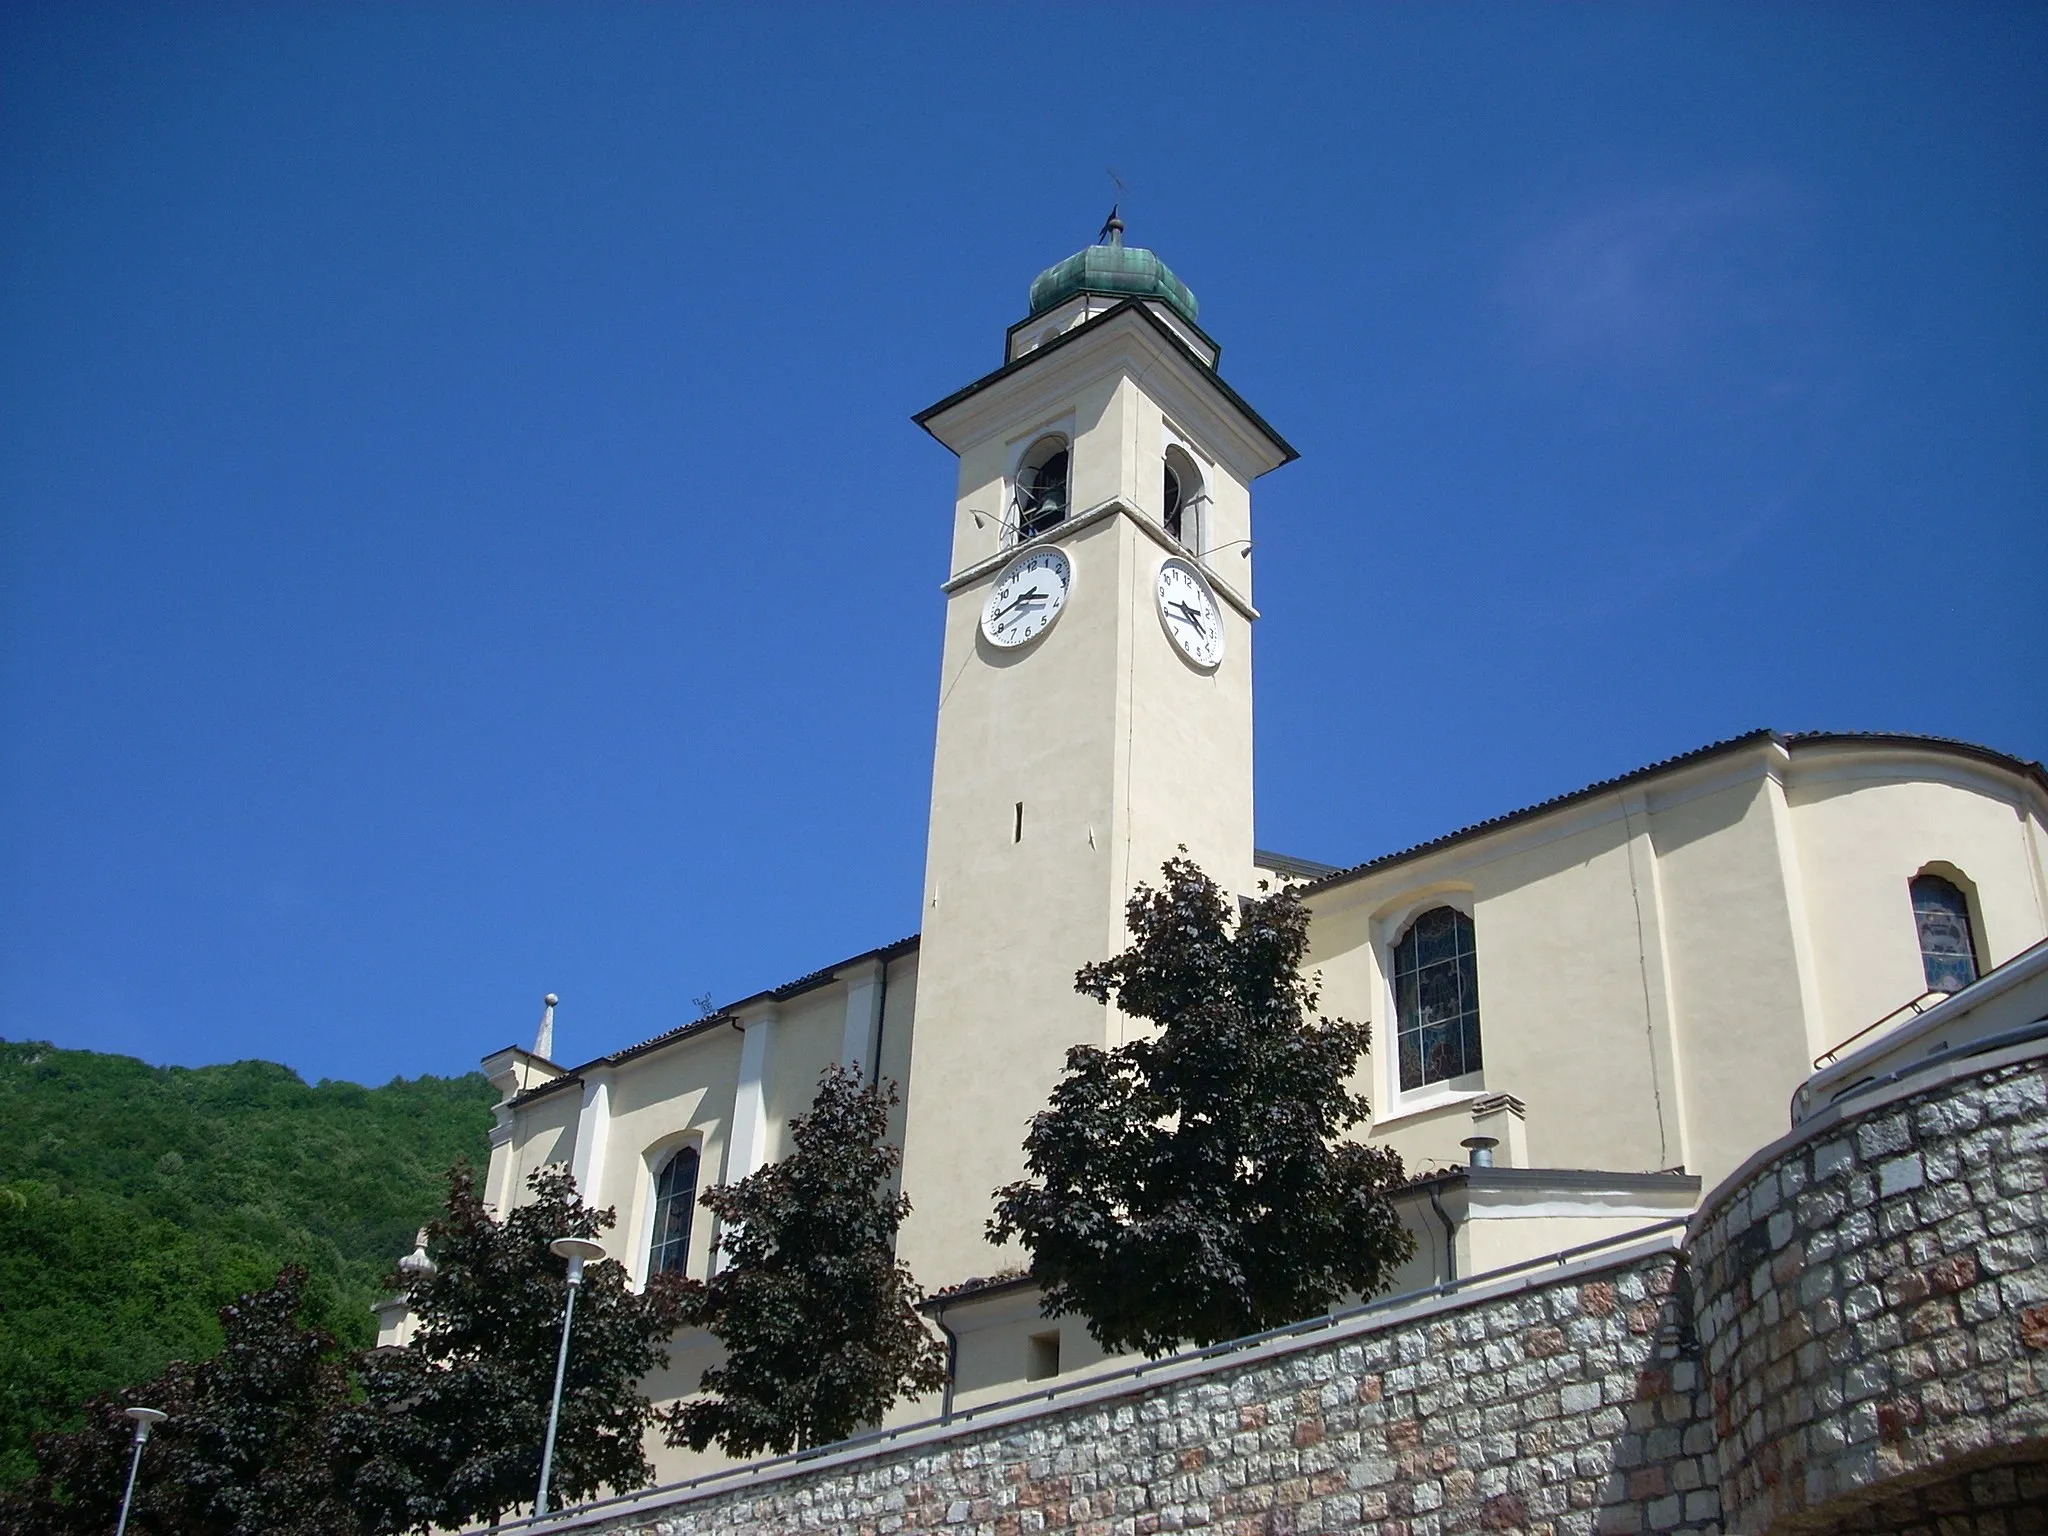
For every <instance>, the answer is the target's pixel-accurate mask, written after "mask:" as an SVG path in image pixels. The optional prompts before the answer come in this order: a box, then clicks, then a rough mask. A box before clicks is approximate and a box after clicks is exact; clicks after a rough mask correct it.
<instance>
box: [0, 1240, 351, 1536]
mask: <svg viewBox="0 0 2048 1536" xmlns="http://www.w3.org/2000/svg"><path fill="white" fill-rule="evenodd" d="M306 1292H307V1275H306V1271H305V1270H303V1269H301V1268H298V1267H297V1266H293V1267H290V1268H287V1269H286V1270H284V1271H283V1272H282V1273H281V1274H279V1275H278V1277H277V1280H276V1283H275V1284H274V1285H272V1286H270V1287H268V1288H267V1289H264V1290H261V1291H255V1292H251V1293H250V1294H248V1295H245V1296H242V1297H241V1298H240V1299H238V1300H237V1301H236V1302H235V1303H234V1304H233V1305H231V1306H228V1307H225V1308H223V1309H222V1310H221V1313H220V1318H219V1321H220V1325H221V1329H222V1332H223V1334H224V1336H225V1338H226V1346H225V1347H224V1348H223V1349H222V1351H221V1352H220V1353H219V1354H218V1355H216V1356H215V1357H214V1358H212V1359H211V1360H208V1361H206V1362H204V1363H203V1364H201V1365H198V1366H191V1365H187V1364H185V1363H184V1362H182V1361H178V1362H173V1363H172V1365H171V1366H170V1367H169V1369H167V1370H166V1371H165V1372H164V1373H163V1374H162V1375H161V1376H159V1377H158V1378H157V1379H156V1380H155V1381H152V1382H148V1383H146V1384H144V1385H142V1386H139V1387H133V1388H130V1389H128V1390H125V1391H121V1392H115V1393H109V1394H106V1395H104V1396H102V1397H98V1398H95V1399H94V1400H93V1401H92V1402H91V1403H89V1404H87V1405H86V1412H85V1419H86V1422H85V1424H84V1426H83V1427H82V1428H79V1429H75V1430H69V1431H53V1432H50V1433H46V1434H44V1435H41V1436H39V1437H38V1438H37V1442H36V1458H37V1460H38V1462H39V1463H40V1471H39V1473H38V1474H37V1476H36V1477H34V1478H33V1479H32V1480H30V1482H29V1483H28V1485H27V1486H26V1487H25V1488H23V1489H21V1490H20V1491H19V1492H18V1493H16V1494H15V1495H13V1496H11V1497H8V1498H5V1499H0V1522H4V1526H5V1529H7V1530H9V1531H15V1532H19V1533H21V1536H103V1533H104V1532H106V1531H108V1530H111V1529H112V1528H113V1526H114V1523H115V1520H116V1519H117V1518H118V1516H119V1512H120V1507H121V1494H122V1490H123V1488H124V1487H125V1486H126V1482H127V1476H128V1468H129V1465H130V1457H131V1454H132V1446H133V1440H134V1425H133V1424H132V1423H131V1422H130V1421H129V1420H128V1419H127V1418H125V1417H123V1415H122V1412H121V1410H122V1409H123V1408H125V1407H127V1406H129V1405H130V1404H141V1405H144V1406H147V1407H151V1408H160V1409H162V1410H164V1411H165V1412H166V1413H168V1414H169V1415H170V1417H169V1418H168V1419H167V1420H165V1421H164V1422H163V1423H162V1424H160V1425H158V1426H157V1427H156V1430H155V1432H154V1433H153V1434H152V1435H151V1436H150V1439H149V1443H148V1445H147V1446H146V1447H145V1448H144V1451H143V1456H142V1465H141V1469H140V1475H139V1477H138V1479H137V1482H136V1492H135V1504H134V1510H133V1513H132V1516H131V1519H130V1521H129V1526H128V1528H129V1530H131V1531H135V1532H141V1533H150V1536H352V1533H354V1532H356V1531H357V1530H359V1528H360V1527H359V1525H358V1522H357V1519H356V1517H355V1514H354V1512H353V1511H352V1510H351V1509H350V1508H349V1506H348V1505H347V1503H346V1502H345V1501H344V1500H343V1499H342V1498H341V1496H340V1490H339V1488H338V1487H337V1486H336V1484H335V1482H334V1480H333V1478H332V1476H331V1475H330V1473H329V1472H328V1469H327V1457H326V1437H327V1430H328V1425H329V1422H330V1420H331V1416H332V1415H333V1414H334V1413H335V1412H336V1410H338V1409H339V1408H340V1407H341V1406H342V1404H343V1403H345V1402H346V1401H347V1398H348V1392H349V1380H348V1370H347V1366H346V1364H345V1363H344V1359H343V1355H342V1351H341V1348H340V1346H339V1345H338V1344H337V1343H336V1342H335V1339H334V1337H333V1336H332V1335H331V1334H327V1333H324V1332H321V1331H319V1330H316V1329H309V1328H307V1327H305V1326H304V1325H303V1324H302V1322H301V1321H300V1312H301V1309H302V1307H303V1305H304V1303H305V1299H306Z"/></svg>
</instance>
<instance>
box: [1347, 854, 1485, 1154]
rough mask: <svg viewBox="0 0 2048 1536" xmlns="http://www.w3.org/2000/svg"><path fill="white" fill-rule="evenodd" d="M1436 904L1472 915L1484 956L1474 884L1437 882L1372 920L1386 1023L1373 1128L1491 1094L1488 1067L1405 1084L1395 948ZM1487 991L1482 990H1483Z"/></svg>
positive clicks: (1377, 989)
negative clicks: (1441, 1079)
mask: <svg viewBox="0 0 2048 1536" xmlns="http://www.w3.org/2000/svg"><path fill="white" fill-rule="evenodd" d="M1435 907H1450V908H1452V909H1453V910H1454V911H1458V912H1462V913H1464V914H1465V915H1466V916H1467V917H1469V918H1471V919H1472V950H1473V954H1474V956H1475V957H1476V956H1478V955H1480V954H1483V953H1484V952H1485V951H1484V948H1483V946H1482V944H1481V942H1480V935H1479V915H1478V913H1477V912H1476V911H1475V910H1474V907H1475V902H1474V899H1473V891H1472V889H1471V887H1470V886H1463V885H1446V886H1433V887H1429V888H1426V889H1424V890H1420V891H1411V892H1409V893H1408V894H1407V895H1406V896H1404V897H1402V898H1401V899H1400V900H1399V901H1398V902H1395V903H1394V904H1393V905H1391V906H1388V907H1384V908H1382V909H1381V911H1380V912H1379V914H1378V915H1377V916H1376V917H1374V918H1373V920H1372V930H1371V931H1372V945H1371V952H1372V969H1373V977H1372V985H1373V996H1374V998H1375V1000H1376V1002H1377V1005H1378V1006H1377V1010H1376V1012H1377V1016H1378V1018H1379V1019H1380V1020H1381V1021H1382V1022H1381V1027H1380V1028H1379V1030H1377V1031H1376V1032H1375V1033H1376V1035H1377V1039H1376V1040H1375V1042H1374V1043H1375V1046H1376V1047H1377V1048H1376V1049H1375V1050H1374V1051H1373V1056H1374V1058H1375V1059H1374V1065H1373V1078H1374V1084H1375V1087H1376V1088H1377V1090H1378V1093H1377V1097H1376V1098H1375V1099H1374V1101H1373V1109H1374V1113H1373V1117H1372V1123H1373V1127H1374V1129H1379V1128H1380V1127H1383V1126H1388V1125H1394V1124H1397V1123H1399V1122H1400V1121H1403V1120H1412V1119H1414V1118H1415V1117H1417V1116H1419V1115H1426V1114H1429V1113H1431V1112H1432V1111H1435V1110H1440V1109H1443V1108H1445V1107H1446V1106H1448V1105H1453V1104H1464V1103H1467V1102H1469V1101H1471V1100H1473V1099H1478V1098H1483V1097H1485V1095H1486V1093H1487V1091H1488V1090H1487V1087H1486V1069H1485V1068H1484V1067H1482V1068H1480V1070H1479V1071H1477V1072H1467V1073H1466V1074H1465V1075H1464V1076H1462V1077H1455V1078H1451V1079H1450V1080H1448V1081H1446V1082H1437V1083H1425V1084H1423V1085H1422V1086H1421V1087H1420V1088H1411V1089H1408V1090H1406V1091H1405V1092H1404V1091H1403V1090H1402V1087H1401V1017H1400V1014H1399V1012H1398V1011H1397V1010H1396V1009H1395V1006H1394V946H1395V945H1396V944H1398V943H1400V942H1401V937H1402V935H1403V934H1405V933H1406V932H1407V931H1408V925H1409V924H1411V923H1413V922H1414V921H1415V919H1416V918H1418V917H1420V916H1421V915H1422V914H1423V913H1425V912H1427V911H1430V910H1431V909H1432V908H1435ZM1482 990H1483V989H1482ZM1479 1039H1480V1050H1481V1052H1482V1053H1483V1052H1484V1051H1485V1049H1486V1045H1485V1042H1486V1013H1485V1009H1484V1008H1483V1007H1482V1008H1481V1010H1480V1015H1479Z"/></svg>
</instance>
